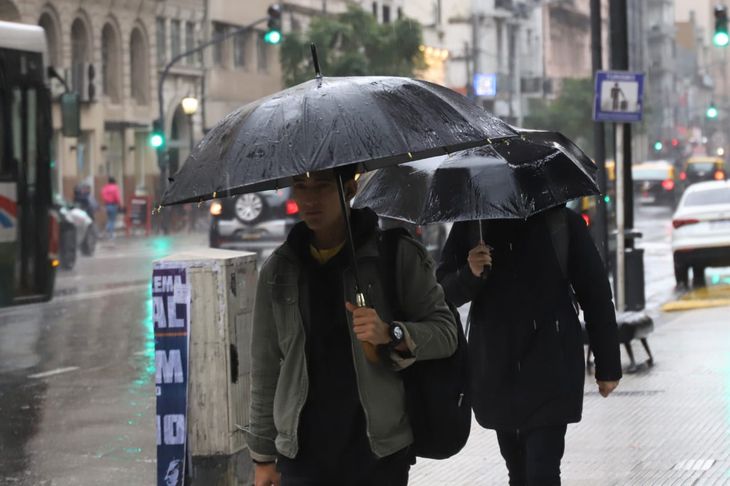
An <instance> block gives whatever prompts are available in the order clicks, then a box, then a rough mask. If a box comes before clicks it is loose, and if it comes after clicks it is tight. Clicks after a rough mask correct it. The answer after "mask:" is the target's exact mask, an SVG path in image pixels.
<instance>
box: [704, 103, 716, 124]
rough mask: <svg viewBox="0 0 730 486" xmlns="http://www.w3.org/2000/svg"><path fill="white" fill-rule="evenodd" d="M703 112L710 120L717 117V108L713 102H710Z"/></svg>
mask: <svg viewBox="0 0 730 486" xmlns="http://www.w3.org/2000/svg"><path fill="white" fill-rule="evenodd" d="M705 114H706V115H707V118H709V119H711V120H712V119H715V118H717V108H715V104H714V103H710V106H709V107H708V108H707V112H706V113H705Z"/></svg>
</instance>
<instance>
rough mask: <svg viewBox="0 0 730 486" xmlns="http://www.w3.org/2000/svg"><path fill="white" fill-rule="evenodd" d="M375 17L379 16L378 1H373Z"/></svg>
mask: <svg viewBox="0 0 730 486" xmlns="http://www.w3.org/2000/svg"><path fill="white" fill-rule="evenodd" d="M373 17H375V19H376V20H377V18H378V2H373Z"/></svg>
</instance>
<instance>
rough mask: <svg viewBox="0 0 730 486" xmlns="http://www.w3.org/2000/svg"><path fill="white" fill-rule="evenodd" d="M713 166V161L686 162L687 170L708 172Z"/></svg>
mask: <svg viewBox="0 0 730 486" xmlns="http://www.w3.org/2000/svg"><path fill="white" fill-rule="evenodd" d="M714 166H715V163H714V162H694V163H692V164H687V172H710V171H711V170H712V168H713V167H714Z"/></svg>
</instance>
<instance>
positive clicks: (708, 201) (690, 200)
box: [684, 187, 730, 206]
mask: <svg viewBox="0 0 730 486" xmlns="http://www.w3.org/2000/svg"><path fill="white" fill-rule="evenodd" d="M712 204H730V187H723V188H721V189H710V190H707V191H697V192H691V193H689V194H687V199H685V200H684V205H685V206H709V205H712Z"/></svg>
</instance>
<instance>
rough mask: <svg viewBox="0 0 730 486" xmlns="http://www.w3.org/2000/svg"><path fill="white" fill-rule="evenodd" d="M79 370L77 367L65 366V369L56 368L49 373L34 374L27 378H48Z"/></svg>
mask: <svg viewBox="0 0 730 486" xmlns="http://www.w3.org/2000/svg"><path fill="white" fill-rule="evenodd" d="M77 369H79V367H78V366H67V367H66V368H56V369H55V370H51V371H44V372H43V373H36V374H34V375H28V378H32V379H35V378H48V377H49V376H55V375H60V374H61V373H68V372H69V371H75V370H77Z"/></svg>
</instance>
